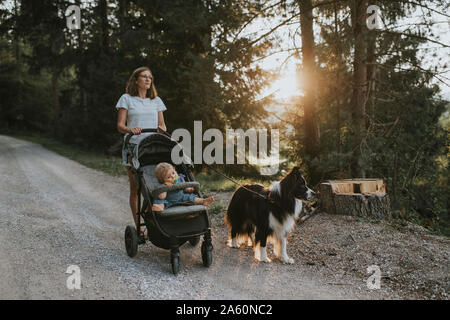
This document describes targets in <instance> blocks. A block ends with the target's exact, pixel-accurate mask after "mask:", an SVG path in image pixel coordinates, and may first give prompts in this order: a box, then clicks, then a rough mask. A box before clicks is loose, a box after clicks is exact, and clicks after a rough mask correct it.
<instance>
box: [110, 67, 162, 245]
mask: <svg viewBox="0 0 450 320" xmlns="http://www.w3.org/2000/svg"><path fill="white" fill-rule="evenodd" d="M125 92H126V93H125V94H123V95H122V96H121V97H120V99H119V101H118V102H117V105H116V109H117V110H118V117H117V130H118V131H119V132H120V133H124V134H126V133H133V134H134V136H133V137H131V139H130V143H129V146H130V147H129V148H125V146H124V147H123V149H122V162H123V164H124V165H125V166H126V168H127V172H128V178H129V180H130V208H131V213H132V214H133V219H134V223H135V224H136V230H137V229H138V228H137V224H138V220H137V200H138V194H137V184H136V181H134V177H133V171H132V167H131V164H130V163H129V162H128V159H129V155H130V154H131V152H132V151H133V148H134V147H135V146H136V144H137V143H138V142H139V141H140V140H142V139H143V138H144V137H145V136H148V135H149V133H143V134H141V130H142V129H143V128H155V129H156V128H158V129H159V128H161V129H163V130H164V131H166V124H165V123H164V116H163V111H165V110H167V109H166V106H165V105H164V103H163V102H162V100H161V98H160V97H158V93H157V92H156V88H155V84H154V81H153V75H152V72H151V71H150V69H149V68H147V67H140V68H138V69H136V70H134V71H133V73H132V75H131V77H130V79H129V80H128V83H127V87H126V91H125ZM137 232H138V234H139V235H140V236H141V230H137Z"/></svg>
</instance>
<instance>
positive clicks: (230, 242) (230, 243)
mask: <svg viewBox="0 0 450 320" xmlns="http://www.w3.org/2000/svg"><path fill="white" fill-rule="evenodd" d="M227 247H228V248H235V249H239V247H240V246H239V243H238V242H237V241H236V240H235V239H234V240H233V239H231V240H227Z"/></svg>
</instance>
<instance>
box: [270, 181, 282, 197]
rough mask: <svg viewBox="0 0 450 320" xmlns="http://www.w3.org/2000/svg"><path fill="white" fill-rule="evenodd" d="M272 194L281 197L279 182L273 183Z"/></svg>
mask: <svg viewBox="0 0 450 320" xmlns="http://www.w3.org/2000/svg"><path fill="white" fill-rule="evenodd" d="M272 192H274V193H277V194H278V196H280V197H281V188H280V183H279V182H274V183H272Z"/></svg>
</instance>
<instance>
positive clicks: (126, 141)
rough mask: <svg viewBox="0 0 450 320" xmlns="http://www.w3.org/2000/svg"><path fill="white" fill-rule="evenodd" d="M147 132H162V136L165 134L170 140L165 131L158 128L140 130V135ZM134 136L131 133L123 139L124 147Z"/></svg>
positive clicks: (168, 134)
mask: <svg viewBox="0 0 450 320" xmlns="http://www.w3.org/2000/svg"><path fill="white" fill-rule="evenodd" d="M147 132H162V133H163V134H165V135H166V136H168V137H169V138H171V136H170V133H168V132H167V131H166V130H164V129H162V128H160V127H158V128H157V129H150V128H147V129H142V130H141V133H147ZM134 135H135V134H134V133H132V132H131V133H127V137H126V138H125V145H127V144H128V142H130V139H131V137H132V136H134Z"/></svg>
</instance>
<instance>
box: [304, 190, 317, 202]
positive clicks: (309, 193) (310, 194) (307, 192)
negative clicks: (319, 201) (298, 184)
mask: <svg viewBox="0 0 450 320" xmlns="http://www.w3.org/2000/svg"><path fill="white" fill-rule="evenodd" d="M315 194H316V193H315V192H314V191H312V190H311V189H310V188H308V191H306V199H307V200H309V199H311V198H312V197H313V196H314V195H315Z"/></svg>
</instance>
